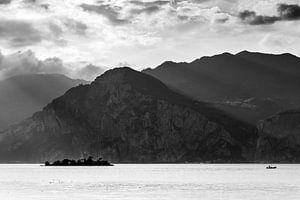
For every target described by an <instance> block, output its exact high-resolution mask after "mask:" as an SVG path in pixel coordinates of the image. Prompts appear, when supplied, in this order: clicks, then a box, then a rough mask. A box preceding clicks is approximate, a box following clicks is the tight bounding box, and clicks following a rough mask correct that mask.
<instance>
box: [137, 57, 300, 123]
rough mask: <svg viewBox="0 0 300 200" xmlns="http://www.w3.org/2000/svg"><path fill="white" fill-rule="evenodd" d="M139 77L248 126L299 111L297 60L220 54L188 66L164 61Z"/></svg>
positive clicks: (203, 58) (298, 63)
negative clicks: (207, 104)
mask: <svg viewBox="0 0 300 200" xmlns="http://www.w3.org/2000/svg"><path fill="white" fill-rule="evenodd" d="M143 72H144V73H146V74H149V75H152V76H154V77H156V78H158V79H159V80H161V81H162V82H164V83H165V84H166V85H168V86H169V87H170V88H173V89H174V90H176V91H178V92H180V93H183V94H185V95H188V96H189V97H191V98H194V99H196V100H200V101H206V102H212V103H214V104H215V105H216V106H217V107H218V108H219V109H222V110H223V111H225V112H228V113H230V114H232V115H234V116H236V117H237V118H239V119H242V120H244V121H246V122H248V123H252V124H253V125H255V124H256V123H257V122H258V121H259V120H261V119H264V118H266V117H268V116H270V115H272V114H274V113H276V112H278V111H281V110H287V109H292V108H297V107H300V93H299V91H300V58H298V57H296V56H293V55H291V54H281V55H272V54H262V53H252V52H248V51H243V52H240V53H238V54H236V55H233V54H230V53H223V54H220V55H216V56H212V57H202V58H200V59H197V60H195V61H193V62H191V63H186V62H182V63H175V62H170V61H168V62H164V63H163V64H161V65H160V66H158V67H157V68H155V69H147V70H144V71H143Z"/></svg>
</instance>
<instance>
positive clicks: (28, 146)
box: [0, 68, 257, 162]
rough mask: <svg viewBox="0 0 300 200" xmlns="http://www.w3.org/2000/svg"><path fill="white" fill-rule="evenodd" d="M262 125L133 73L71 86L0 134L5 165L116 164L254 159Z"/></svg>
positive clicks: (110, 73) (119, 72) (107, 74)
mask: <svg viewBox="0 0 300 200" xmlns="http://www.w3.org/2000/svg"><path fill="white" fill-rule="evenodd" d="M255 130H256V129H255V128H254V127H252V126H250V125H247V124H245V123H242V122H240V121H238V120H236V119H233V118H231V117H229V116H227V115H225V114H224V113H223V112H222V111H219V110H217V109H215V108H213V107H211V106H210V105H209V104H206V103H201V102H197V101H194V100H190V99H188V98H187V97H185V96H182V95H180V94H178V93H176V92H173V91H172V90H170V89H169V88H168V87H167V86H165V85H164V84H163V83H162V82H161V81H159V80H157V79H155V78H153V77H152V76H149V75H146V74H144V73H141V72H137V71H134V70H132V69H130V68H117V69H113V70H109V71H107V72H105V73H104V74H103V75H101V76H99V77H98V78H96V80H95V81H94V82H92V83H91V84H90V85H80V86H77V87H74V88H72V89H70V90H69V91H68V92H66V93H65V94H64V95H63V96H61V97H59V98H57V99H55V100H53V101H52V102H51V103H50V104H48V105H47V106H46V107H45V108H44V109H43V111H41V112H37V113H35V114H34V115H33V116H32V117H31V118H29V119H27V120H25V121H23V122H22V123H20V124H18V125H14V126H12V127H10V128H9V129H7V130H6V131H3V132H1V133H0V160H1V161H2V162H3V161H12V160H14V161H15V160H20V161H35V162H38V161H45V160H55V159H63V158H66V157H67V158H71V159H78V158H80V157H82V155H84V154H89V155H94V156H97V157H98V156H103V157H105V158H107V159H109V160H110V161H112V162H186V161H188V162H201V161H212V162H233V161H235V162H237V161H248V160H253V159H254V155H255V146H256V140H257V134H256V132H255Z"/></svg>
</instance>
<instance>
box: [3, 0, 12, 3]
mask: <svg viewBox="0 0 300 200" xmlns="http://www.w3.org/2000/svg"><path fill="white" fill-rule="evenodd" d="M10 2H11V0H0V4H10Z"/></svg>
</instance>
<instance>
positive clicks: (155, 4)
mask: <svg viewBox="0 0 300 200" xmlns="http://www.w3.org/2000/svg"><path fill="white" fill-rule="evenodd" d="M130 3H131V4H135V5H138V6H144V7H150V6H163V5H166V4H170V3H172V2H170V1H149V2H143V1H130Z"/></svg>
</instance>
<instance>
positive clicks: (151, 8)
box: [130, 6, 160, 14]
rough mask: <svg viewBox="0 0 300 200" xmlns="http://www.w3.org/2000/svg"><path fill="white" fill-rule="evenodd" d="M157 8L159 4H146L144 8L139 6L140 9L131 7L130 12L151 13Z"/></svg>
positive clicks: (157, 9) (158, 8)
mask: <svg viewBox="0 0 300 200" xmlns="http://www.w3.org/2000/svg"><path fill="white" fill-rule="evenodd" d="M159 10H160V7H159V6H147V7H145V8H141V9H132V10H131V11H130V12H131V13H132V14H141V13H147V14H152V13H155V12H157V11H159Z"/></svg>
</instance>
